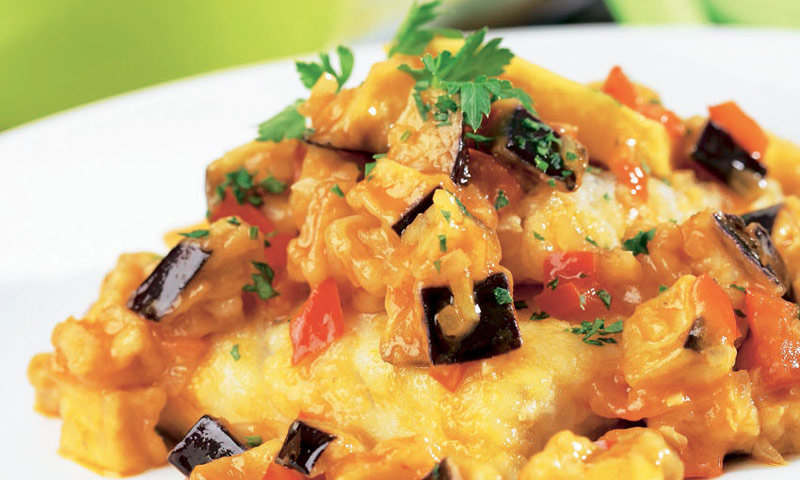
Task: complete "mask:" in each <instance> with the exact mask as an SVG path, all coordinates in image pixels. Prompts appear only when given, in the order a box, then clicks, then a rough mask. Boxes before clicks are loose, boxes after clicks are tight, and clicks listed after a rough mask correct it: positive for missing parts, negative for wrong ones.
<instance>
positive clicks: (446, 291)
mask: <svg viewBox="0 0 800 480" xmlns="http://www.w3.org/2000/svg"><path fill="white" fill-rule="evenodd" d="M498 288H500V289H505V290H508V279H507V278H506V276H505V274H503V273H495V274H493V275H490V276H489V277H487V278H486V280H483V281H482V282H479V283H476V284H475V286H474V296H475V302H476V304H477V306H478V308H479V309H480V320H479V321H478V323H477V324H476V325H475V327H474V328H473V330H472V331H471V332H469V333H467V334H466V335H464V336H462V337H453V336H450V335H447V334H445V333H444V332H443V331H442V328H441V325H439V322H438V321H437V314H438V313H439V312H440V311H442V309H444V308H445V307H446V306H448V305H450V304H452V302H453V294H452V292H451V291H450V288H448V287H428V288H423V289H422V291H421V292H420V293H421V297H422V298H421V299H422V306H423V310H424V315H425V318H424V325H425V328H426V330H427V333H428V353H429V354H430V358H431V363H433V364H434V365H441V364H453V363H464V362H470V361H473V360H483V359H485V358H491V357H494V356H497V355H501V354H504V353H508V352H510V351H512V350H515V349H517V348H519V347H521V346H522V337H521V336H520V333H519V326H518V325H517V316H516V312H515V311H514V305H513V302H509V303H504V304H501V303H499V302H498V301H497V298H496V296H495V290H496V289H498Z"/></svg>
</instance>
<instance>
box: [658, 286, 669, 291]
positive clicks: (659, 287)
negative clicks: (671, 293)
mask: <svg viewBox="0 0 800 480" xmlns="http://www.w3.org/2000/svg"><path fill="white" fill-rule="evenodd" d="M668 288H669V287H668V286H666V285H659V286H658V293H663V292H665V291H666V290H667V289H668Z"/></svg>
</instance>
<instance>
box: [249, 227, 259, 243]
mask: <svg viewBox="0 0 800 480" xmlns="http://www.w3.org/2000/svg"><path fill="white" fill-rule="evenodd" d="M249 233H250V238H251V239H252V240H255V239H257V238H258V227H256V226H255V225H253V226H251V227H250V232H249Z"/></svg>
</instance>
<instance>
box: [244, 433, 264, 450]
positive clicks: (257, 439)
mask: <svg viewBox="0 0 800 480" xmlns="http://www.w3.org/2000/svg"><path fill="white" fill-rule="evenodd" d="M244 441H245V443H247V446H248V447H250V448H256V447H257V446H259V445H261V444H262V443H264V441H263V440H262V439H261V436H260V435H253V436H252V437H250V436H245V437H244Z"/></svg>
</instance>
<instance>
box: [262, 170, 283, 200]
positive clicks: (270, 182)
mask: <svg viewBox="0 0 800 480" xmlns="http://www.w3.org/2000/svg"><path fill="white" fill-rule="evenodd" d="M259 185H261V188H263V189H264V190H265V191H267V192H269V193H271V194H273V195H280V194H281V193H283V192H285V191H286V184H285V183H283V182H281V181H280V180H278V179H277V178H275V177H273V176H272V175H270V176H269V177H267V178H265V179H264V180H261V182H260V183H259Z"/></svg>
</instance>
